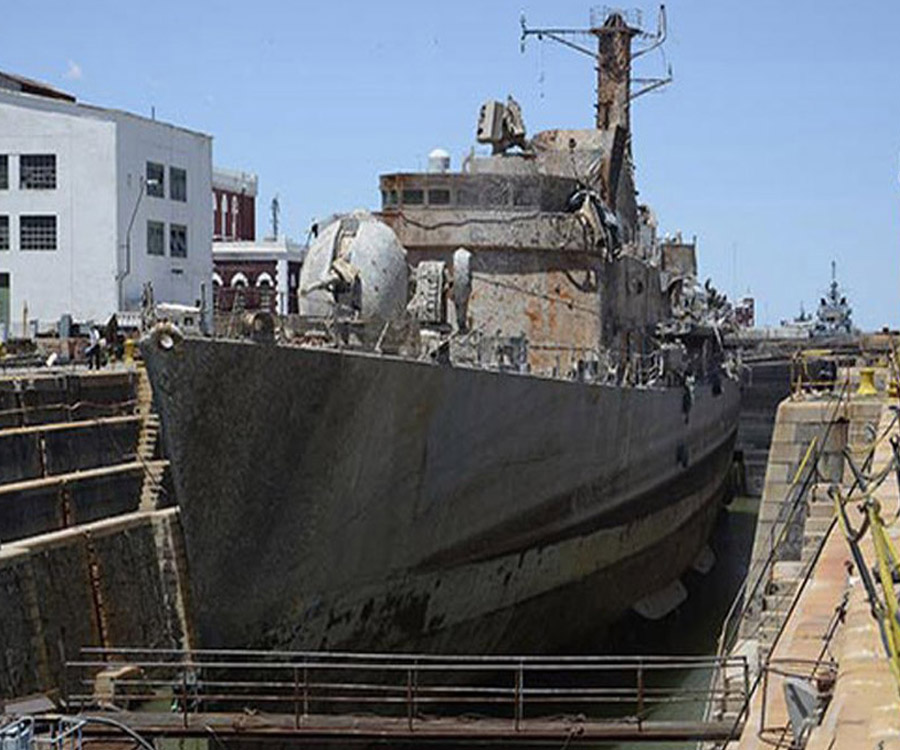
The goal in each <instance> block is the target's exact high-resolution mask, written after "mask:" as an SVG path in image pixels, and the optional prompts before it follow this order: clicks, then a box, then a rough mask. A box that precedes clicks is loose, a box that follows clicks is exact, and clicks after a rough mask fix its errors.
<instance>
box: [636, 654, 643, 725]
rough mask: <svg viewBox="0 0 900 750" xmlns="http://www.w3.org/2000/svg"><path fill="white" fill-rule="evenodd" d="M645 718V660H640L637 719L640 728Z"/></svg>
mask: <svg viewBox="0 0 900 750" xmlns="http://www.w3.org/2000/svg"><path fill="white" fill-rule="evenodd" d="M643 720H644V662H643V660H642V659H639V660H638V668H637V721H638V729H640V728H641V722H642V721H643Z"/></svg>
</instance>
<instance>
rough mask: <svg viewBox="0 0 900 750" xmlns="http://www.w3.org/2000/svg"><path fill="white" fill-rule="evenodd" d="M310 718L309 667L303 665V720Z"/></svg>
mask: <svg viewBox="0 0 900 750" xmlns="http://www.w3.org/2000/svg"><path fill="white" fill-rule="evenodd" d="M308 718H309V668H308V667H307V666H306V664H304V665H303V721H306V720H307V719H308Z"/></svg>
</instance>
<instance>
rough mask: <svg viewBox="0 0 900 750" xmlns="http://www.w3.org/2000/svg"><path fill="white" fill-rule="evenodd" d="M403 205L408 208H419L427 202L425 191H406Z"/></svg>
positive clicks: (403, 196) (403, 195)
mask: <svg viewBox="0 0 900 750" xmlns="http://www.w3.org/2000/svg"><path fill="white" fill-rule="evenodd" d="M402 199H403V203H405V204H406V205H407V206H419V205H421V204H423V203H424V202H425V191H424V190H404V191H403V194H402Z"/></svg>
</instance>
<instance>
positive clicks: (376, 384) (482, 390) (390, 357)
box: [142, 14, 739, 651]
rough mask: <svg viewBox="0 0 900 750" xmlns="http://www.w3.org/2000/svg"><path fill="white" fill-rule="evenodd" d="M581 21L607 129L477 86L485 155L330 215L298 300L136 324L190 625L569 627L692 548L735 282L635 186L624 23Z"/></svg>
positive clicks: (730, 401)
mask: <svg viewBox="0 0 900 750" xmlns="http://www.w3.org/2000/svg"><path fill="white" fill-rule="evenodd" d="M590 33H592V34H594V35H595V36H596V37H597V40H598V50H599V55H600V56H601V57H602V56H604V55H606V56H609V57H610V59H608V60H606V59H604V60H603V61H601V64H600V66H599V70H600V74H601V76H606V77H604V78H602V80H601V86H600V88H599V90H600V95H601V103H602V104H603V111H602V112H600V113H599V114H600V115H602V117H601V118H600V120H599V121H598V127H597V128H596V129H590V130H552V131H547V132H545V133H539V134H537V135H536V136H535V137H534V138H531V139H529V138H527V137H526V131H525V128H524V122H523V121H522V115H521V111H520V109H519V107H518V105H517V104H516V103H515V101H514V100H513V99H512V98H510V99H508V100H507V101H506V103H505V104H502V103H500V102H486V103H485V105H484V106H483V107H482V109H481V111H480V114H479V122H478V128H477V138H478V140H479V141H480V142H481V143H483V144H489V145H490V146H491V151H492V153H491V155H490V156H474V155H473V156H470V157H468V158H467V159H466V161H465V163H464V164H463V166H462V169H461V171H459V172H452V171H450V170H449V165H448V164H447V163H446V155H445V154H441V153H437V155H436V156H434V164H433V165H432V168H431V169H430V170H429V171H428V172H424V173H416V174H409V173H393V174H386V175H383V176H382V177H381V182H380V188H381V198H382V205H381V210H380V212H379V213H378V214H376V215H373V214H371V213H367V212H354V213H351V214H347V215H342V216H337V217H335V218H334V219H333V220H332V221H329V222H326V223H324V224H323V225H322V226H318V225H316V226H315V227H314V228H313V235H314V236H313V239H312V241H311V243H310V247H309V250H308V253H307V256H306V260H305V263H304V266H303V269H302V271H301V275H300V283H299V304H298V309H300V311H301V313H302V314H301V316H298V317H295V318H291V319H286V320H280V321H278V322H277V324H276V323H273V324H271V325H268V326H262V325H260V326H258V327H253V330H256V331H257V334H253V333H251V335H250V336H249V338H250V339H251V340H252V341H253V343H251V342H250V341H248V340H246V339H245V340H235V339H222V340H211V339H205V338H201V337H199V336H191V335H188V336H185V335H183V334H182V332H180V331H178V330H177V329H175V328H173V327H172V326H162V327H159V328H157V329H156V330H154V331H153V332H152V333H151V334H150V335H149V336H147V337H146V338H145V340H144V341H143V343H142V351H143V355H144V358H145V360H146V362H147V366H148V371H149V374H150V377H151V380H152V381H153V386H154V394H155V397H156V399H157V402H158V404H159V409H160V416H161V420H162V425H163V435H164V440H165V447H166V454H167V456H168V457H169V458H170V459H171V461H172V476H173V480H174V483H175V489H176V495H177V498H178V502H179V505H180V508H181V512H182V519H183V524H184V534H185V550H186V555H187V558H188V563H189V569H190V578H191V601H192V603H193V607H194V610H193V613H194V616H195V618H196V627H197V633H198V638H199V640H200V645H203V646H210V647H215V646H239V645H265V646H278V647H296V648H300V647H303V648H308V647H312V648H332V647H342V648H353V649H355V648H371V649H381V648H406V649H410V648H411V649H419V648H423V649H444V650H450V651H460V650H476V651H494V650H504V649H511V648H523V647H526V648H536V649H539V650H546V649H552V648H554V647H556V646H557V645H558V644H559V643H560V642H561V641H562V642H564V640H565V638H566V637H568V635H569V634H570V633H569V631H571V630H572V629H577V628H579V627H581V628H583V627H585V626H589V627H591V628H593V629H594V630H599V629H602V627H603V626H604V625H605V624H606V623H609V622H610V621H611V620H612V619H614V618H615V617H617V616H618V615H620V614H621V613H622V612H623V611H624V610H625V609H627V608H628V607H629V606H630V605H631V604H633V603H634V602H635V601H636V600H637V599H639V598H641V597H643V596H646V595H648V594H652V593H653V592H654V591H656V590H657V589H660V588H663V587H665V586H667V585H668V584H670V583H671V582H672V581H673V580H674V579H675V578H677V577H678V575H679V574H680V573H681V572H682V570H684V569H685V568H687V567H688V566H689V565H690V563H691V562H692V561H693V560H694V559H695V558H696V556H697V553H698V551H699V550H700V548H701V546H702V544H703V542H704V540H705V538H706V535H707V533H708V531H709V529H710V525H711V522H712V519H713V517H714V515H715V513H716V509H717V503H718V501H719V499H720V497H721V495H722V493H723V489H724V482H725V477H726V474H727V472H728V467H729V465H730V462H731V451H732V446H733V441H734V436H735V431H736V427H737V413H738V404H739V389H738V386H737V384H736V382H735V380H734V379H733V378H732V377H730V375H729V373H730V372H731V371H733V369H734V368H733V364H734V363H730V362H728V361H726V357H725V354H724V353H723V352H722V349H721V347H720V345H719V342H720V341H721V333H720V329H723V328H727V326H728V320H729V315H730V306H729V305H728V304H727V301H726V300H725V299H724V297H722V296H721V295H719V294H718V293H717V292H716V291H715V290H714V289H713V288H711V287H709V286H707V287H705V288H704V287H700V285H699V284H698V283H697V278H696V252H695V248H694V246H693V245H692V244H690V243H684V242H682V241H681V240H680V239H678V240H677V242H676V241H663V240H659V239H658V238H657V236H656V219H655V217H654V215H653V213H652V211H651V210H650V209H649V208H648V207H646V206H642V205H639V204H638V202H637V195H636V191H635V188H634V179H633V165H632V157H631V136H630V133H629V127H630V125H629V123H630V120H629V116H628V106H629V101H630V97H629V95H628V90H627V87H628V81H629V70H630V45H631V40H632V38H633V37H634V35H635V34H634V30H633V29H630V28H629V27H628V26H627V24H625V23H624V21H623V20H622V18H621V17H620V16H618V15H616V14H614V15H613V16H611V18H610V21H609V22H608V23H606V24H603V25H602V27H598V28H596V29H592V30H591V32H590ZM407 270H408V277H407V275H406V274H407ZM404 278H408V283H407V284H406V285H404V284H403V283H399V282H398V279H400V280H402V279H404ZM263 331H265V332H266V333H265V334H263V333H261V332H263ZM548 622H552V623H556V626H555V629H556V630H557V631H558V632H557V633H550V632H548V629H549V630H552V629H554V628H548V627H547V623H548Z"/></svg>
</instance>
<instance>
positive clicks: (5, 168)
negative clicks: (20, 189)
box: [0, 154, 9, 190]
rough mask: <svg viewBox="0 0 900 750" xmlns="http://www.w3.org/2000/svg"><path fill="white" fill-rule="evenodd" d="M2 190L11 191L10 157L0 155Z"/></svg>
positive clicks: (0, 187)
mask: <svg viewBox="0 0 900 750" xmlns="http://www.w3.org/2000/svg"><path fill="white" fill-rule="evenodd" d="M0 190H9V157H8V156H7V155H6V154H0Z"/></svg>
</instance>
